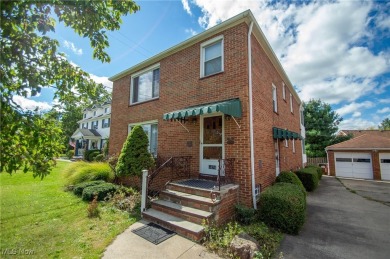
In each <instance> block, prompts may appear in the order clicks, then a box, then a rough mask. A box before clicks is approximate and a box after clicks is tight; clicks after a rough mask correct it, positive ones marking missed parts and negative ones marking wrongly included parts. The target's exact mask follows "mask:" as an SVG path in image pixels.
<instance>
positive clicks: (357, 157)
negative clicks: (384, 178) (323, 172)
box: [335, 152, 373, 179]
mask: <svg viewBox="0 0 390 259" xmlns="http://www.w3.org/2000/svg"><path fill="white" fill-rule="evenodd" d="M335 165H336V176H341V177H351V178H363V179H373V175H372V161H371V154H370V153H342V152H336V153H335Z"/></svg>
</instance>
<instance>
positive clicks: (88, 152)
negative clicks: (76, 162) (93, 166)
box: [84, 149, 100, 162]
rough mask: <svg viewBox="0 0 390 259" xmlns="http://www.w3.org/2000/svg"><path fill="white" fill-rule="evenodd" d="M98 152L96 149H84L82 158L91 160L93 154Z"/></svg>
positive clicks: (95, 154) (93, 156)
mask: <svg viewBox="0 0 390 259" xmlns="http://www.w3.org/2000/svg"><path fill="white" fill-rule="evenodd" d="M98 154H100V151H99V150H98V149H90V150H85V151H84V160H85V161H89V162H92V161H93V160H94V158H95V156H97V155H98Z"/></svg>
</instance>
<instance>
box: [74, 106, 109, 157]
mask: <svg viewBox="0 0 390 259" xmlns="http://www.w3.org/2000/svg"><path fill="white" fill-rule="evenodd" d="M77 123H79V128H78V129H77V130H76V131H75V132H74V133H73V135H72V137H71V138H72V139H74V140H75V141H76V147H75V155H76V156H82V155H83V154H84V151H85V150H93V149H95V150H100V149H102V148H103V147H104V146H105V144H106V142H107V140H108V139H109V137H110V124H111V101H108V102H105V103H103V104H101V105H93V106H92V107H91V108H87V109H84V111H83V118H82V119H81V120H79V121H78V122H77Z"/></svg>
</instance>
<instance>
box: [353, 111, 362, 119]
mask: <svg viewBox="0 0 390 259" xmlns="http://www.w3.org/2000/svg"><path fill="white" fill-rule="evenodd" d="M360 116H362V113H361V112H354V113H353V114H352V117H353V118H357V117H360Z"/></svg>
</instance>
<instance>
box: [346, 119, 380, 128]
mask: <svg viewBox="0 0 390 259" xmlns="http://www.w3.org/2000/svg"><path fill="white" fill-rule="evenodd" d="M377 126H378V124H377V123H375V122H373V121H368V120H365V119H361V118H352V119H348V120H343V121H342V122H340V124H339V129H344V130H346V129H348V130H353V129H367V128H370V127H374V128H376V127H377Z"/></svg>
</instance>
